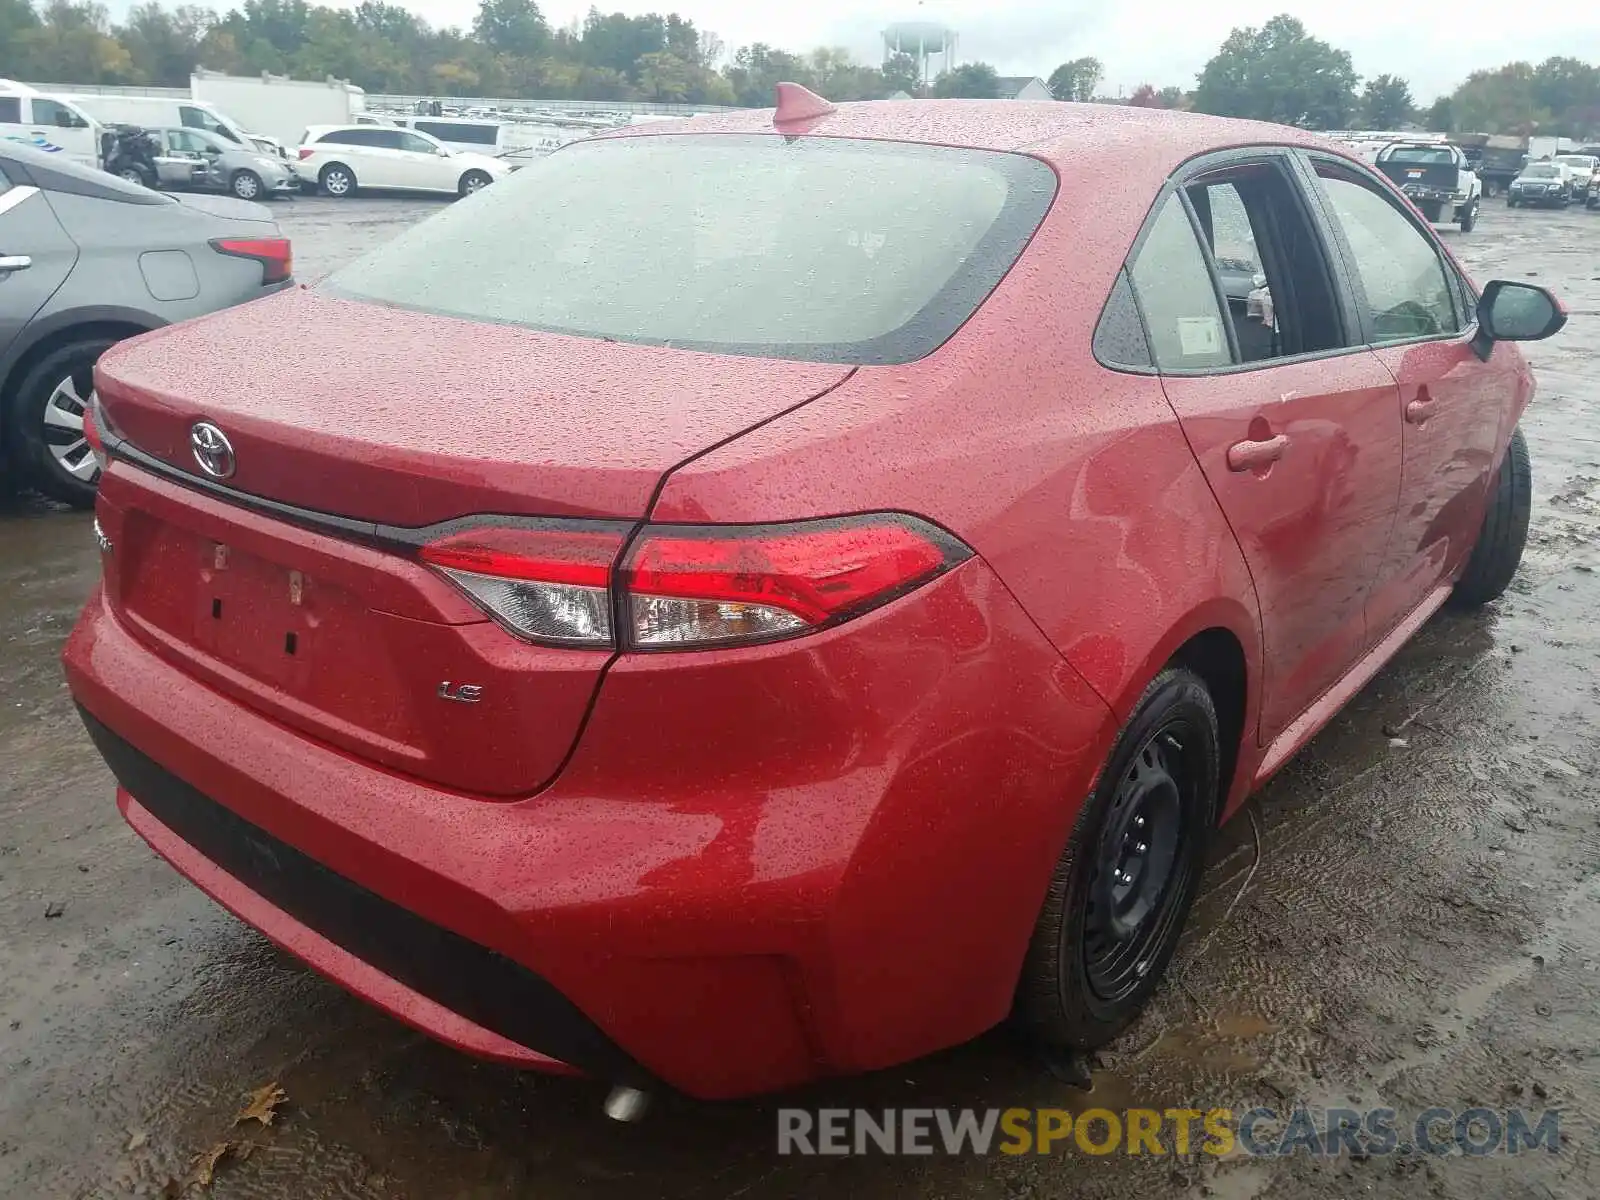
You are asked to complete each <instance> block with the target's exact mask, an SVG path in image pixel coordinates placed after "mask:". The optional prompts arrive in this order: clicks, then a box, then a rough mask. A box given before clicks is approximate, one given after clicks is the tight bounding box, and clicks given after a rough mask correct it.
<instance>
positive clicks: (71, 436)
mask: <svg viewBox="0 0 1600 1200" xmlns="http://www.w3.org/2000/svg"><path fill="white" fill-rule="evenodd" d="M116 342H117V339H116V338H105V337H97V338H84V339H82V340H81V341H74V342H68V343H66V344H65V345H62V346H58V347H56V348H55V349H54V350H52V351H50V352H49V353H48V354H46V355H45V356H44V357H43V358H42V359H40V360H39V361H38V362H37V363H35V364H34V365H33V366H32V367H31V368H30V369H29V370H28V373H27V374H26V375H24V376H23V377H22V381H21V383H19V384H18V386H17V389H16V391H15V392H14V393H13V394H12V397H11V402H10V404H9V405H8V406H7V408H6V413H5V419H6V443H7V444H8V445H9V446H10V448H11V455H10V457H11V462H10V466H11V468H12V470H13V471H14V472H15V474H16V475H17V477H18V480H19V482H21V483H23V484H25V485H27V486H29V487H32V488H33V489H34V490H35V491H38V492H41V493H43V494H44V495H46V496H49V497H50V498H51V499H52V500H59V501H61V502H62V503H63V504H70V505H72V506H74V507H75V508H89V507H91V506H92V505H93V504H94V494H95V487H96V485H97V483H98V482H99V479H100V468H99V465H98V464H97V463H96V462H95V461H94V456H93V455H92V454H91V453H90V451H89V446H88V443H87V442H85V441H84V440H83V432H82V431H83V410H84V407H85V406H86V405H87V404H88V403H89V400H90V398H91V397H92V396H93V394H94V392H93V389H94V364H95V363H96V362H97V361H98V360H99V358H100V355H102V354H103V353H105V351H106V349H107V348H108V347H110V346H113V345H115V344H116Z"/></svg>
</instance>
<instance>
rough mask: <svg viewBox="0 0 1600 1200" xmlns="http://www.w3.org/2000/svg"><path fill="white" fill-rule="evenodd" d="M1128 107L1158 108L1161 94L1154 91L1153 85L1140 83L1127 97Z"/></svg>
mask: <svg viewBox="0 0 1600 1200" xmlns="http://www.w3.org/2000/svg"><path fill="white" fill-rule="evenodd" d="M1128 105H1129V107H1131V108H1160V107H1161V94H1160V93H1159V92H1157V91H1156V85H1155V84H1153V83H1141V84H1140V85H1139V86H1138V87H1136V88H1134V89H1133V95H1131V96H1129V97H1128Z"/></svg>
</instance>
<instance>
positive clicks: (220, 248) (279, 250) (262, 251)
mask: <svg viewBox="0 0 1600 1200" xmlns="http://www.w3.org/2000/svg"><path fill="white" fill-rule="evenodd" d="M211 248H212V249H213V250H215V251H216V252H217V253H218V254H227V255H231V256H232V257H234V258H253V259H255V260H256V261H257V262H259V263H260V264H261V282H262V283H264V284H266V283H282V282H283V281H284V280H285V279H288V278H289V277H290V275H291V274H292V273H293V271H294V252H293V251H292V250H291V248H290V246H289V239H288V238H212V239H211Z"/></svg>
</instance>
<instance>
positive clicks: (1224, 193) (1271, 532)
mask: <svg viewBox="0 0 1600 1200" xmlns="http://www.w3.org/2000/svg"><path fill="white" fill-rule="evenodd" d="M1219 264H1221V267H1219ZM1222 267H1225V268H1226V272H1227V276H1228V279H1229V280H1230V281H1232V287H1231V288H1229V287H1225V285H1224V272H1223V270H1222V269H1221V268H1222ZM1130 273H1131V276H1132V279H1133V283H1134V289H1135V292H1136V295H1137V296H1138V299H1139V304H1140V308H1141V310H1142V312H1143V314H1144V317H1145V321H1146V326H1147V333H1148V337H1149V339H1150V343H1151V346H1152V348H1153V350H1154V353H1155V356H1156V361H1157V364H1158V368H1159V370H1160V372H1161V376H1162V384H1163V387H1164V389H1165V391H1166V394H1167V398H1168V400H1169V402H1170V403H1171V405H1172V408H1173V410H1174V411H1175V412H1176V414H1177V416H1178V420H1179V422H1180V423H1181V425H1182V427H1183V432H1184V434H1185V436H1186V437H1187V438H1188V441H1189V444H1190V446H1191V448H1192V449H1193V451H1194V453H1195V456H1196V458H1197V459H1198V461H1199V463H1200V466H1201V469H1202V470H1203V471H1204V472H1205V475H1206V479H1207V481H1208V482H1209V483H1210V485H1211V489H1212V492H1213V493H1214V494H1215V496H1216V498H1217V501H1218V503H1219V504H1220V505H1221V506H1222V510H1223V512H1224V514H1225V515H1226V516H1227V519H1228V522H1229V524H1230V525H1231V526H1232V528H1233V531H1234V534H1235V536H1236V537H1237V538H1238V540H1239V545H1240V548H1241V549H1242V551H1243V553H1244V557H1245V561H1246V562H1247V564H1248V565H1249V568H1250V572H1251V576H1252V579H1253V581H1254V583H1255V589H1256V598H1257V601H1258V603H1259V606H1260V614H1261V636H1262V650H1263V656H1262V657H1263V663H1264V679H1263V687H1262V702H1261V725H1260V729H1259V737H1260V739H1261V742H1262V743H1263V744H1266V743H1269V742H1271V741H1272V740H1273V739H1274V738H1275V737H1277V736H1278V735H1279V734H1280V733H1282V732H1283V731H1284V730H1285V729H1286V728H1287V727H1288V726H1289V725H1290V724H1292V723H1293V722H1294V720H1295V719H1296V718H1297V717H1298V716H1300V715H1301V714H1302V713H1304V712H1305V711H1306V709H1307V708H1308V707H1310V705H1311V704H1312V703H1313V702H1314V701H1315V700H1316V699H1317V698H1318V697H1319V696H1321V695H1322V694H1323V693H1324V692H1325V691H1327V690H1328V688H1329V687H1331V686H1332V685H1333V684H1334V683H1335V682H1337V681H1338V679H1339V678H1340V676H1342V675H1343V674H1344V673H1345V672H1347V671H1348V670H1349V669H1350V668H1351V667H1352V666H1354V665H1355V664H1356V663H1357V662H1358V661H1359V660H1360V658H1361V656H1362V654H1363V652H1364V650H1365V648H1366V645H1367V637H1366V621H1365V604H1366V599H1367V595H1368V592H1369V591H1370V589H1371V586H1372V582H1373V580H1374V578H1375V576H1376V573H1377V569H1378V566H1379V564H1380V562H1381V561H1382V557H1383V553H1384V550H1385V549H1386V547H1387V545H1388V538H1389V529H1390V525H1391V524H1392V523H1393V519H1394V504H1395V495H1396V491H1397V489H1398V486H1399V476H1400V428H1399V423H1400V422H1399V415H1398V412H1397V409H1396V403H1395V384H1394V380H1393V379H1392V378H1391V377H1390V375H1389V373H1388V372H1387V371H1386V370H1385V369H1384V367H1383V364H1382V363H1380V362H1379V361H1378V360H1377V358H1376V356H1375V355H1373V354H1372V353H1371V352H1370V351H1369V350H1367V349H1366V348H1365V347H1364V346H1362V345H1360V339H1359V336H1358V335H1357V334H1356V333H1355V331H1354V330H1353V329H1352V327H1351V323H1352V314H1351V310H1350V306H1349V304H1348V299H1347V296H1346V294H1345V292H1344V290H1343V289H1342V287H1341V286H1340V283H1339V279H1338V273H1337V271H1336V270H1335V269H1334V264H1332V263H1331V262H1330V260H1329V259H1328V257H1327V252H1326V247H1325V244H1324V242H1323V240H1322V238H1321V236H1320V234H1319V232H1318V230H1317V228H1316V226H1315V224H1314V222H1313V221H1312V219H1311V214H1310V210H1309V207H1308V205H1307V202H1306V199H1305V196H1304V194H1303V191H1302V190H1301V187H1300V184H1299V183H1298V182H1297V179H1296V176H1295V173H1294V171H1293V169H1292V165H1291V163H1290V161H1289V159H1288V158H1287V157H1286V156H1285V155H1281V154H1276V153H1261V152H1251V153H1249V154H1246V155H1243V156H1232V157H1229V156H1224V157H1222V158H1220V159H1211V160H1202V161H1201V162H1200V163H1198V164H1196V165H1195V166H1194V167H1193V168H1192V169H1191V170H1190V172H1188V173H1187V174H1186V175H1185V176H1184V177H1183V178H1182V179H1180V180H1179V181H1178V186H1176V187H1174V188H1173V189H1171V190H1169V192H1168V193H1167V195H1166V196H1165V198H1164V199H1163V201H1162V202H1161V205H1160V209H1159V211H1158V213H1157V214H1156V216H1155V217H1154V220H1153V222H1152V223H1151V224H1150V225H1149V226H1148V227H1147V233H1146V234H1145V235H1144V239H1143V241H1142V243H1141V244H1140V245H1139V246H1138V247H1137V250H1136V255H1135V257H1134V258H1133V260H1132V264H1131V267H1130ZM1241 280H1242V281H1245V282H1244V283H1241V282H1239V281H1241ZM1246 284H1248V286H1246ZM1174 519H1181V514H1174Z"/></svg>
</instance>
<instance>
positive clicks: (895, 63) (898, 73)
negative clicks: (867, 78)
mask: <svg viewBox="0 0 1600 1200" xmlns="http://www.w3.org/2000/svg"><path fill="white" fill-rule="evenodd" d="M882 74H883V90H884V92H885V93H891V92H904V93H905V94H906V95H908V96H915V95H918V94H919V93H920V92H921V91H922V79H921V78H920V77H919V76H918V75H917V60H916V59H915V58H914V57H912V56H911V55H909V54H904V53H900V54H891V55H890V56H889V57H888V58H887V59H885V60H884V63H883V71H882Z"/></svg>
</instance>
